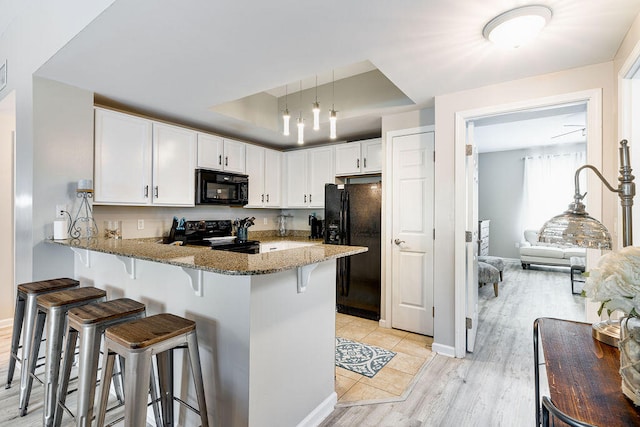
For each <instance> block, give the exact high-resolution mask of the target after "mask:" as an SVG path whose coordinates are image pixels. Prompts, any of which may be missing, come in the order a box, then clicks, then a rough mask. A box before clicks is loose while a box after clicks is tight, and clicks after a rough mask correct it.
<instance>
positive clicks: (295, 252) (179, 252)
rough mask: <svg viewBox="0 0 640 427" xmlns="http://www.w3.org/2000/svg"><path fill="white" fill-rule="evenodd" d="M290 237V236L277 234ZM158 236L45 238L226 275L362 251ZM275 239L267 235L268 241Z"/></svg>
mask: <svg viewBox="0 0 640 427" xmlns="http://www.w3.org/2000/svg"><path fill="white" fill-rule="evenodd" d="M280 239H282V240H292V239H291V238H280ZM160 240H161V239H160V238H147V239H121V240H116V239H102V238H96V239H68V240H49V241H48V242H50V243H54V244H58V245H63V246H69V247H72V248H76V249H86V250H90V251H95V252H103V253H107V254H112V255H118V256H125V257H130V258H136V259H142V260H146V261H153V262H160V263H163V264H171V265H175V266H178V267H186V268H193V269H197V270H203V271H209V272H212V273H220V274H228V275H243V276H244V275H256V274H272V273H277V272H280V271H285V270H291V269H294V268H297V267H302V266H305V265H309V264H315V263H318V262H322V261H327V260H330V259H336V258H340V257H344V256H350V255H355V254H359V253H362V252H366V251H367V248H365V247H361V246H337V245H324V244H321V243H320V242H319V241H313V240H308V239H307V241H309V242H312V243H313V242H315V243H318V244H314V245H311V246H305V247H301V248H295V249H289V250H282V251H275V252H267V253H262V254H250V255H248V254H242V253H236V252H227V251H214V250H211V249H210V248H208V247H201V246H175V245H163V244H161V243H158V242H159V241H160ZM274 240H276V239H274V238H269V241H274Z"/></svg>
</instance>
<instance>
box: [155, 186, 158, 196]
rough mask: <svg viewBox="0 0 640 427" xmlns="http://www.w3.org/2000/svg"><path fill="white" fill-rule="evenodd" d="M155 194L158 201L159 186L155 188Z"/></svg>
mask: <svg viewBox="0 0 640 427" xmlns="http://www.w3.org/2000/svg"><path fill="white" fill-rule="evenodd" d="M154 193H155V196H156V199H157V198H158V186H157V185H156V186H155V187H154Z"/></svg>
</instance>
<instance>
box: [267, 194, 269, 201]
mask: <svg viewBox="0 0 640 427" xmlns="http://www.w3.org/2000/svg"><path fill="white" fill-rule="evenodd" d="M267 203H269V195H268V194H267Z"/></svg>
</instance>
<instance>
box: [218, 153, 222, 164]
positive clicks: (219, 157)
mask: <svg viewBox="0 0 640 427" xmlns="http://www.w3.org/2000/svg"><path fill="white" fill-rule="evenodd" d="M218 165H219V166H222V154H219V155H218Z"/></svg>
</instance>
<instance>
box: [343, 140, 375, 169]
mask: <svg viewBox="0 0 640 427" xmlns="http://www.w3.org/2000/svg"><path fill="white" fill-rule="evenodd" d="M335 153H336V155H335V164H336V176H347V175H363V174H371V173H380V172H382V139H381V138H375V139H368V140H365V141H357V142H350V143H347V144H341V145H336V147H335Z"/></svg>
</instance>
